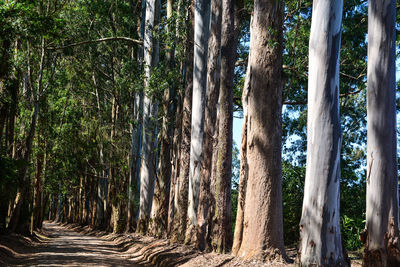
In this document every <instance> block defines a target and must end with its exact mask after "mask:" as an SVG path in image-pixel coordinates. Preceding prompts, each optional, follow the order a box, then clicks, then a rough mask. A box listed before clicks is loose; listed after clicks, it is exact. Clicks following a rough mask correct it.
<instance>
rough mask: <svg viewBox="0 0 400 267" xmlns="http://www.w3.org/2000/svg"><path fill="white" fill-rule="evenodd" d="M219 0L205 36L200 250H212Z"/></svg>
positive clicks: (214, 5)
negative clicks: (207, 34) (205, 62)
mask: <svg viewBox="0 0 400 267" xmlns="http://www.w3.org/2000/svg"><path fill="white" fill-rule="evenodd" d="M221 22H222V0H215V1H212V2H211V17H210V37H209V39H208V60H207V89H206V107H205V114H204V140H203V151H202V153H203V164H202V167H201V182H200V196H199V197H200V200H199V205H200V206H199V210H198V213H197V214H198V218H197V222H198V229H197V231H198V240H197V246H198V248H200V249H201V250H203V249H205V250H207V251H209V250H211V249H212V246H211V238H212V234H213V226H214V224H213V219H212V218H213V216H214V210H215V175H213V174H215V173H213V168H215V155H216V153H215V148H216V144H217V143H218V140H217V133H218V129H217V128H218V125H217V124H216V123H217V113H218V97H219V89H220V87H219V85H220V69H221Z"/></svg>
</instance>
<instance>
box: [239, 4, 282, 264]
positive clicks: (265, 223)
mask: <svg viewBox="0 0 400 267" xmlns="http://www.w3.org/2000/svg"><path fill="white" fill-rule="evenodd" d="M283 12H284V4H283V2H282V1H269V0H256V1H254V11H253V18H252V22H251V36H250V51H251V52H250V57H249V63H248V75H247V78H248V81H246V83H248V94H247V101H248V105H247V124H246V127H247V129H246V130H247V140H246V141H247V142H246V156H247V160H246V162H247V165H248V168H247V169H246V171H247V172H248V173H247V177H248V178H247V187H246V197H245V198H246V199H245V203H244V214H243V224H239V225H240V227H243V232H242V239H241V242H240V245H239V248H235V250H237V251H238V252H237V254H238V255H239V256H242V257H245V258H256V259H261V260H266V261H269V260H273V259H275V258H277V257H281V258H282V259H284V260H286V259H287V257H286V253H285V248H284V244H283V227H282V204H281V203H282V194H281V138H282V128H281V127H282V126H281V114H282V76H281V75H282V49H283V47H282V46H283V43H282V42H283V34H282V32H283V27H282V25H283ZM242 146H243V144H242ZM235 245H236V246H238V244H235Z"/></svg>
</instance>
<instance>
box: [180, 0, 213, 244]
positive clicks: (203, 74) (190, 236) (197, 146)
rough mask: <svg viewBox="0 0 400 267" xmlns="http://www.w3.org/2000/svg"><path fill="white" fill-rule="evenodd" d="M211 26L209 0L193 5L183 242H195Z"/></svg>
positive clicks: (197, 1) (197, 0) (200, 0)
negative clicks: (185, 219)
mask: <svg viewBox="0 0 400 267" xmlns="http://www.w3.org/2000/svg"><path fill="white" fill-rule="evenodd" d="M209 22H210V0H196V1H195V4H194V59H193V64H194V65H193V98H192V127H191V139H190V167H189V199H188V201H189V203H188V219H189V220H188V223H189V225H188V229H187V231H186V237H185V239H186V242H188V243H191V242H195V239H196V232H195V231H196V226H197V211H198V207H199V195H200V171H201V164H202V152H203V134H204V110H205V100H206V99H205V94H206V85H207V52H208V37H209Z"/></svg>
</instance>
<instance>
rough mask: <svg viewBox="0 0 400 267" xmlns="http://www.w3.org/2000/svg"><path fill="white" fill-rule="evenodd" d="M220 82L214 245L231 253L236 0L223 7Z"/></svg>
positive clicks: (229, 0) (218, 250) (219, 249)
mask: <svg viewBox="0 0 400 267" xmlns="http://www.w3.org/2000/svg"><path fill="white" fill-rule="evenodd" d="M222 10H223V11H222V38H221V85H220V95H219V101H220V106H219V108H220V111H219V116H218V118H219V119H218V120H219V126H218V154H217V159H216V160H217V165H216V168H217V169H216V170H217V173H216V192H215V196H216V205H215V219H214V221H215V228H216V229H215V232H216V234H215V236H214V240H213V243H214V247H215V250H216V251H217V252H220V253H221V252H224V253H226V252H228V251H230V250H231V246H232V197H231V183H232V142H233V140H232V138H233V129H232V127H233V77H234V70H235V61H236V47H237V35H236V34H235V3H234V1H233V0H224V1H223V8H222Z"/></svg>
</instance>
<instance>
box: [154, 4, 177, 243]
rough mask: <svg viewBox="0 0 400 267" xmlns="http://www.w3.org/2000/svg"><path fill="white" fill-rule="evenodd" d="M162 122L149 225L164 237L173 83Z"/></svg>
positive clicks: (170, 56)
mask: <svg viewBox="0 0 400 267" xmlns="http://www.w3.org/2000/svg"><path fill="white" fill-rule="evenodd" d="M172 8H173V0H168V1H167V20H168V22H169V23H172V22H171V18H172ZM172 26H173V25H171V24H168V25H167V31H168V34H169V38H171V40H169V42H171V43H169V44H168V46H167V71H172V70H173V69H174V67H175V62H174V53H175V50H174V45H173V44H172V40H173V39H174V32H175V31H174V30H175V29H174V27H172ZM163 111H164V116H163V122H162V127H161V130H160V133H161V140H160V161H159V173H158V175H157V180H156V183H155V192H154V197H153V205H152V211H151V225H150V231H151V233H152V234H153V235H154V236H156V237H166V234H167V228H168V204H169V193H170V182H171V149H172V135H173V132H174V128H173V126H174V116H175V112H176V99H175V84H173V83H172V82H171V83H170V85H169V87H168V90H165V92H164V96H163Z"/></svg>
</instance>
